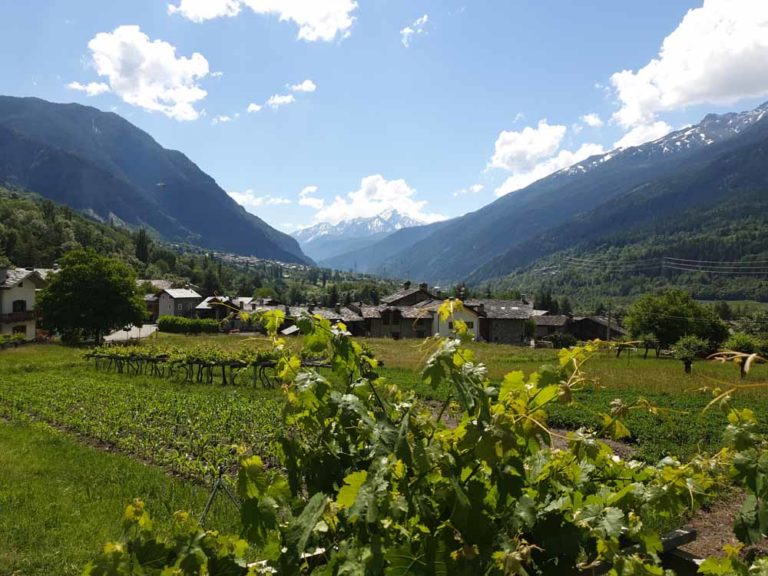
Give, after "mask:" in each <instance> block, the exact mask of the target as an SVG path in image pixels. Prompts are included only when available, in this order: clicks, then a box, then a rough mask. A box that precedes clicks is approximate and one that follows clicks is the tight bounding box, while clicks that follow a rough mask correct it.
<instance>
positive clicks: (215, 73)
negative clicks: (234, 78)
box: [211, 70, 224, 78]
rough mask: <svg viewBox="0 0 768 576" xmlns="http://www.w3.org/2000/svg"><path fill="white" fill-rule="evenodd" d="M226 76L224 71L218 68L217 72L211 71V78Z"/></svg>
mask: <svg viewBox="0 0 768 576" xmlns="http://www.w3.org/2000/svg"><path fill="white" fill-rule="evenodd" d="M222 76H224V72H222V71H221V70H217V71H216V72H211V78H221V77H222Z"/></svg>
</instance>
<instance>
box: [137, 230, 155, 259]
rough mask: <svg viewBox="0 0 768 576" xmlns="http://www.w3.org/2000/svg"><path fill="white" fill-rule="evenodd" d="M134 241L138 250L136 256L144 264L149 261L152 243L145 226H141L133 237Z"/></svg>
mask: <svg viewBox="0 0 768 576" xmlns="http://www.w3.org/2000/svg"><path fill="white" fill-rule="evenodd" d="M133 243H134V247H135V252H136V258H137V259H138V260H139V261H140V262H143V263H144V264H148V263H149V250H150V247H151V245H152V240H151V239H150V238H149V234H147V231H146V230H145V229H144V228H139V231H138V232H137V233H136V235H135V236H134V238H133Z"/></svg>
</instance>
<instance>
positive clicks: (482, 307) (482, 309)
mask: <svg viewBox="0 0 768 576" xmlns="http://www.w3.org/2000/svg"><path fill="white" fill-rule="evenodd" d="M477 313H478V314H485V304H483V303H482V302H481V303H480V305H479V306H478V307H477Z"/></svg>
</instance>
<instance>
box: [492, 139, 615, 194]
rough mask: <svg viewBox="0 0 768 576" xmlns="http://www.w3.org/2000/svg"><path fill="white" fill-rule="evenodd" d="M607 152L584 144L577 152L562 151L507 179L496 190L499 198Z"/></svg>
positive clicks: (597, 145)
mask: <svg viewBox="0 0 768 576" xmlns="http://www.w3.org/2000/svg"><path fill="white" fill-rule="evenodd" d="M604 152H605V150H604V149H603V147H602V146H600V145H599V144H593V143H587V144H582V145H581V147H579V149H578V150H576V151H570V150H560V152H558V154H557V155H556V156H552V157H551V158H548V159H546V160H544V161H542V162H539V163H538V164H536V165H534V166H532V167H531V168H529V169H527V170H520V171H516V172H515V174H513V175H512V176H510V177H509V178H507V179H506V180H505V181H504V183H503V184H502V185H501V186H499V187H498V188H497V189H496V195H497V196H504V195H505V194H509V193H510V192H515V191H517V190H522V189H523V188H525V187H526V186H529V185H530V184H533V183H534V182H536V181H537V180H541V179H542V178H545V177H546V176H549V175H550V174H554V173H555V172H557V171H558V170H562V169H564V168H569V167H570V166H573V165H574V164H577V163H579V162H581V161H582V160H586V159H587V158H589V157H590V156H594V155H595V154H603V153H604Z"/></svg>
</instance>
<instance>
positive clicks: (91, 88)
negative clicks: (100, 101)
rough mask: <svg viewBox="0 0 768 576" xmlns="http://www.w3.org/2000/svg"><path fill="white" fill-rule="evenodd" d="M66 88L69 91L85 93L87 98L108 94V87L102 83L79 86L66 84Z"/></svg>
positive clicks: (78, 83) (71, 83)
mask: <svg viewBox="0 0 768 576" xmlns="http://www.w3.org/2000/svg"><path fill="white" fill-rule="evenodd" d="M67 88H69V89H70V90H76V91H78V92H85V93H86V94H87V95H88V96H98V95H99V94H104V93H106V92H109V86H108V85H107V84H104V82H90V83H88V84H80V82H70V83H69V84H67Z"/></svg>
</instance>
